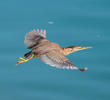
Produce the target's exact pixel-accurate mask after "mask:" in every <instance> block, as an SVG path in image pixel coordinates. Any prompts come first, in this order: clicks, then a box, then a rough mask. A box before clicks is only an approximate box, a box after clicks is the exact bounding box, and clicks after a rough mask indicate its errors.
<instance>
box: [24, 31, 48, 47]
mask: <svg viewBox="0 0 110 100" xmlns="http://www.w3.org/2000/svg"><path fill="white" fill-rule="evenodd" d="M45 38H46V30H44V31H43V30H41V31H39V30H37V31H36V30H33V31H31V32H29V33H28V34H27V35H26V36H25V41H24V43H25V44H26V45H27V47H28V48H32V47H33V46H34V45H36V44H38V43H39V41H41V40H43V39H45Z"/></svg>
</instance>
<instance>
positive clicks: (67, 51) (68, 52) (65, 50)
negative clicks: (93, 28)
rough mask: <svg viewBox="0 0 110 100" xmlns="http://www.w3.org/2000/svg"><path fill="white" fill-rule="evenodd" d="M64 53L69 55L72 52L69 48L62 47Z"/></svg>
mask: <svg viewBox="0 0 110 100" xmlns="http://www.w3.org/2000/svg"><path fill="white" fill-rule="evenodd" d="M62 53H63V55H64V56H68V55H69V54H70V53H71V52H70V51H69V49H68V48H62Z"/></svg>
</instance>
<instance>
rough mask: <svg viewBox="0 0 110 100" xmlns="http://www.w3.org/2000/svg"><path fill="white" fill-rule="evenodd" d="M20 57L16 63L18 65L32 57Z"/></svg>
mask: <svg viewBox="0 0 110 100" xmlns="http://www.w3.org/2000/svg"><path fill="white" fill-rule="evenodd" d="M18 59H21V60H20V61H18V62H17V63H16V65H18V64H20V63H24V62H27V61H28V60H30V59H24V58H22V57H19V58H18ZM31 59H32V58H31Z"/></svg>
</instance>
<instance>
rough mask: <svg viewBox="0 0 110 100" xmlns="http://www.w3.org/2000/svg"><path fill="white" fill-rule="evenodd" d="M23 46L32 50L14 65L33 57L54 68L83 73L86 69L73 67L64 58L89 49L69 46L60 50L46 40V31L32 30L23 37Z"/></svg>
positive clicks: (57, 46) (56, 45)
mask: <svg viewBox="0 0 110 100" xmlns="http://www.w3.org/2000/svg"><path fill="white" fill-rule="evenodd" d="M24 42H25V44H26V45H27V48H28V49H32V50H31V51H30V52H29V53H26V54H25V55H24V57H25V59H23V58H22V57H19V59H21V61H18V62H17V63H16V64H19V63H23V62H26V61H28V60H30V59H32V58H34V57H38V58H40V59H41V60H42V61H43V62H45V63H46V64H49V65H51V66H56V67H57V68H64V69H76V70H80V71H85V70H87V68H83V69H80V68H78V67H76V66H75V65H73V64H72V63H71V62H70V60H69V59H67V58H66V56H67V55H69V54H70V53H72V52H76V51H79V50H83V49H88V48H91V47H81V46H70V47H66V48H61V47H60V46H59V45H58V44H56V43H52V42H50V41H49V40H47V39H46V30H44V31H43V30H40V31H39V30H37V31H36V30H33V31H31V32H29V33H28V34H27V35H26V37H25V41H24Z"/></svg>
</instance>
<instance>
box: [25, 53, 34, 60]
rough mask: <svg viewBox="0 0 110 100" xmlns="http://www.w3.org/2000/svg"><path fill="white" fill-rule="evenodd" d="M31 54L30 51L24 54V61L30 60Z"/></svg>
mask: <svg viewBox="0 0 110 100" xmlns="http://www.w3.org/2000/svg"><path fill="white" fill-rule="evenodd" d="M33 56H34V55H33V53H32V52H31V51H30V52H28V53H26V54H25V55H24V57H25V58H26V59H31V58H33Z"/></svg>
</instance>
